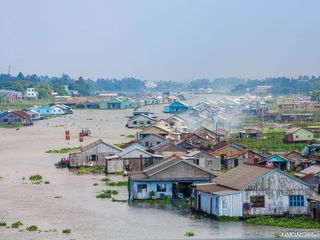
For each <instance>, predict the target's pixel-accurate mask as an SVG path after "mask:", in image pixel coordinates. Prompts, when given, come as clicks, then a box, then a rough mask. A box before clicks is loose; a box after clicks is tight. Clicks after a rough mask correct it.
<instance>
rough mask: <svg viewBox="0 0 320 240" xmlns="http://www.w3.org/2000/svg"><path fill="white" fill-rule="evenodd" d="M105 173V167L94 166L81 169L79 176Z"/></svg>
mask: <svg viewBox="0 0 320 240" xmlns="http://www.w3.org/2000/svg"><path fill="white" fill-rule="evenodd" d="M104 172H105V168H104V166H93V167H80V168H79V169H78V172H77V175H84V174H101V173H104Z"/></svg>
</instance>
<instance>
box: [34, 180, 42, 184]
mask: <svg viewBox="0 0 320 240" xmlns="http://www.w3.org/2000/svg"><path fill="white" fill-rule="evenodd" d="M40 183H42V181H33V182H32V184H36V185H37V184H40Z"/></svg>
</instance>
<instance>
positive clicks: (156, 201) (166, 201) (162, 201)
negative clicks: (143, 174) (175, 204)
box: [132, 198, 172, 204]
mask: <svg viewBox="0 0 320 240" xmlns="http://www.w3.org/2000/svg"><path fill="white" fill-rule="evenodd" d="M132 202H133V203H151V204H172V199H171V198H166V199H134V200H133V201H132Z"/></svg>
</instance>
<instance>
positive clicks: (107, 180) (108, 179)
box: [101, 177, 111, 182]
mask: <svg viewBox="0 0 320 240" xmlns="http://www.w3.org/2000/svg"><path fill="white" fill-rule="evenodd" d="M101 182H111V179H110V178H107V177H106V178H102V179H101Z"/></svg>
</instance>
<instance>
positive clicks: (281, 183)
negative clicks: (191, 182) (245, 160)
mask: <svg viewBox="0 0 320 240" xmlns="http://www.w3.org/2000/svg"><path fill="white" fill-rule="evenodd" d="M194 191H195V193H194V208H195V210H197V211H201V212H205V213H207V214H209V215H213V216H216V217H219V216H229V217H249V216H261V215H273V216H283V215H288V214H289V215H307V214H308V213H309V207H308V206H309V203H308V199H310V198H312V197H314V196H315V192H314V190H313V188H312V187H311V186H310V185H308V184H307V183H305V182H303V181H301V180H299V179H298V178H295V177H293V176H291V175H289V174H287V173H285V172H283V171H281V170H280V169H278V168H275V169H272V168H266V167H261V166H254V165H246V164H242V165H239V166H238V167H235V168H233V169H231V170H230V171H228V172H226V173H224V174H221V175H219V176H218V177H217V178H215V179H213V181H212V183H209V184H197V185H195V186H194Z"/></svg>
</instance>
